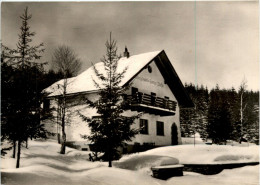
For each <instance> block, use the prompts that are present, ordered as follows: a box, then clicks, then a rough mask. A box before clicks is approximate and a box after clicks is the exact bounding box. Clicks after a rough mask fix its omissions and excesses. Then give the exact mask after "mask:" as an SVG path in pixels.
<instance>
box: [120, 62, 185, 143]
mask: <svg viewBox="0 0 260 185" xmlns="http://www.w3.org/2000/svg"><path fill="white" fill-rule="evenodd" d="M149 66H150V67H151V68H152V72H151V73H150V72H149V71H148V68H146V69H144V70H143V71H141V73H139V74H138V75H137V76H136V77H135V78H134V80H133V81H132V87H135V88H138V91H139V92H143V93H146V94H151V92H153V93H156V96H158V97H161V98H164V97H165V96H167V97H169V99H170V100H173V101H176V102H177V100H176V98H175V96H174V95H173V93H172V91H171V90H170V88H169V86H168V85H167V84H165V83H164V82H165V80H164V78H163V76H162V74H161V72H160V71H159V69H158V68H157V66H156V64H155V62H154V61H153V62H151V63H150V64H149ZM173 83H174V82H173ZM128 93H131V88H130V89H129V91H128ZM132 113H133V112H132ZM175 113H176V114H175V115H174V116H159V115H154V114H147V113H145V114H143V115H142V117H141V119H147V120H148V135H146V134H139V135H136V137H135V138H134V139H133V141H132V142H131V143H134V142H138V143H140V144H143V143H155V145H171V126H172V124H173V123H175V124H176V125H177V128H178V143H179V144H180V143H181V135H180V133H181V132H180V115H179V105H178V104H177V106H176V112H175ZM125 114H126V116H127V115H129V114H131V111H127V112H126V113H125ZM157 121H161V122H164V136H157V134H156V122H157ZM139 124H140V123H139V120H136V121H135V125H134V127H135V128H139Z"/></svg>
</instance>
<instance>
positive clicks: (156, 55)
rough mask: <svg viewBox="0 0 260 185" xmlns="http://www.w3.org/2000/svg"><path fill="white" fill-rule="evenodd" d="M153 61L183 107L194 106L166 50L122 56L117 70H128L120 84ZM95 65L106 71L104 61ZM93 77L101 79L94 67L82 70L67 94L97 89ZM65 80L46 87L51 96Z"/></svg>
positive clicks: (123, 83)
mask: <svg viewBox="0 0 260 185" xmlns="http://www.w3.org/2000/svg"><path fill="white" fill-rule="evenodd" d="M152 61H155V63H156V65H157V67H158V68H159V70H160V72H161V73H162V75H163V77H164V79H166V82H167V84H168V86H169V87H170V89H171V90H172V92H173V94H174V95H175V97H176V99H177V100H178V102H179V104H180V105H181V106H183V107H192V106H193V103H192V101H191V99H190V97H189V96H188V95H187V93H186V91H185V89H184V87H183V84H182V83H181V81H180V79H179V77H178V75H177V73H176V71H175V70H174V68H173V66H172V64H171V62H170V61H169V59H168V57H167V56H166V54H165V52H164V50H162V51H155V52H149V53H143V54H139V55H133V56H130V57H129V58H126V57H123V58H121V59H120V60H119V61H118V67H117V70H118V72H122V71H123V70H124V69H125V68H127V71H126V73H125V74H124V78H123V79H122V81H121V84H120V85H122V86H123V85H125V84H127V83H129V82H131V81H132V80H133V79H134V78H135V77H136V76H137V75H138V74H139V73H140V72H141V71H142V70H143V69H144V68H145V67H146V66H147V65H148V64H150V63H151V62H152ZM95 67H96V69H97V70H98V71H99V72H100V73H102V72H104V71H105V70H104V66H103V63H102V62H99V63H96V64H95ZM93 79H94V80H95V81H96V82H99V79H97V77H96V75H95V72H94V69H93V67H90V68H88V69H87V70H86V71H84V72H82V73H81V74H79V75H78V76H76V77H73V78H69V79H68V85H67V94H77V93H87V92H92V91H97V90H98V89H97V88H96V87H95V84H94V82H93ZM63 82H64V81H63V80H60V81H58V82H56V83H54V84H52V85H51V86H50V87H48V88H46V89H45V92H47V93H49V97H50V96H58V95H60V94H61V91H62V89H61V88H58V87H59V86H62V84H63Z"/></svg>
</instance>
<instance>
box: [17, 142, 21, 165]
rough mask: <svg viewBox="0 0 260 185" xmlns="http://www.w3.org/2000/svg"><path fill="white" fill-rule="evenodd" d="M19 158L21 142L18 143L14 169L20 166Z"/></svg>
mask: <svg viewBox="0 0 260 185" xmlns="http://www.w3.org/2000/svg"><path fill="white" fill-rule="evenodd" d="M20 156H21V141H18V151H17V161H16V168H19V166H20Z"/></svg>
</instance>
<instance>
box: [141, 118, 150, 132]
mask: <svg viewBox="0 0 260 185" xmlns="http://www.w3.org/2000/svg"><path fill="white" fill-rule="evenodd" d="M140 129H141V131H140V134H148V120H146V119H140Z"/></svg>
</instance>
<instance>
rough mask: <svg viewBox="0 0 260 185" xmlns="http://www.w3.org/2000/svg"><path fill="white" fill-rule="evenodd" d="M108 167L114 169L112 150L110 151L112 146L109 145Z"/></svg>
mask: <svg viewBox="0 0 260 185" xmlns="http://www.w3.org/2000/svg"><path fill="white" fill-rule="evenodd" d="M107 157H108V167H112V159H111V158H112V157H111V149H110V145H108V156H107Z"/></svg>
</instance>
